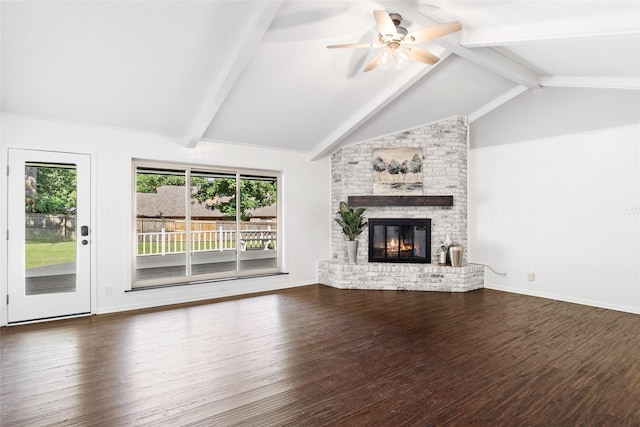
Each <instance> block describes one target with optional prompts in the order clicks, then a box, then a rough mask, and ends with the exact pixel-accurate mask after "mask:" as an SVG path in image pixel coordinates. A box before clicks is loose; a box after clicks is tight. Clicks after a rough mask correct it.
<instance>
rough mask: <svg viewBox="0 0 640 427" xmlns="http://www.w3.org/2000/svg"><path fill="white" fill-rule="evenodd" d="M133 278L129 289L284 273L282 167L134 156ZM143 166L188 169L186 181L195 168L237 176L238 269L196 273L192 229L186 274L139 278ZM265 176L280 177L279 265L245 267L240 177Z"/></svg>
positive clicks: (188, 225)
mask: <svg viewBox="0 0 640 427" xmlns="http://www.w3.org/2000/svg"><path fill="white" fill-rule="evenodd" d="M131 165H132V166H131V189H132V190H131V206H132V209H131V221H132V222H131V233H130V234H131V281H130V289H129V290H139V289H146V288H154V287H163V286H172V285H176V286H179V285H187V284H192V283H203V282H205V283H206V282H216V281H220V280H225V279H240V278H249V277H256V276H265V275H273V274H283V264H284V263H283V253H284V245H283V240H284V236H283V230H284V227H283V215H282V200H283V199H282V173H281V172H280V171H275V170H266V169H249V168H229V167H222V166H212V165H203V164H197V163H183V162H167V161H154V160H145V159H132V163H131ZM140 168H144V169H157V170H158V171H162V170H166V171H171V172H175V171H184V177H185V183H190V182H191V173H192V171H194V172H196V173H203V172H204V173H211V174H216V173H219V174H233V175H235V179H236V200H237V204H238V206H237V207H236V216H235V223H236V229H235V231H236V232H235V239H236V240H235V247H236V250H235V262H236V264H235V265H236V268H235V271H224V272H218V273H207V274H197V275H193V274H192V271H191V257H192V252H193V251H192V250H190V249H189V248H191V246H190V245H191V237H190V234H191V233H189V232H187V233H186V242H185V244H186V248H187V250H186V251H185V254H184V255H185V258H184V260H185V275H184V276H172V277H167V278H155V279H144V280H137V279H136V273H137V259H138V241H137V231H136V229H137V225H136V219H137V212H138V206H137V197H136V195H137V191H136V190H137V173H138V170H139V169H140ZM245 176H248V177H265V178H274V179H275V180H276V218H275V225H276V239H275V240H276V252H275V254H276V266H275V267H270V268H261V269H253V270H245V271H241V261H242V260H241V259H240V257H241V253H242V251H241V250H239V248H240V229H241V220H240V217H241V215H240V214H241V210H240V209H239V205H240V203H241V202H240V198H241V197H242V195H241V194H240V186H241V182H240V178H241V177H245ZM191 221H192V218H191V194H190V193H189V192H188V191H185V230H190V229H191Z"/></svg>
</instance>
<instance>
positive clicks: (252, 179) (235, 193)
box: [133, 161, 281, 288]
mask: <svg viewBox="0 0 640 427" xmlns="http://www.w3.org/2000/svg"><path fill="white" fill-rule="evenodd" d="M133 169H134V180H135V200H134V206H135V209H134V212H135V213H134V217H135V218H134V220H135V236H134V244H133V248H134V254H135V257H134V258H135V261H134V269H133V270H134V271H133V288H141V287H148V286H158V285H166V284H178V283H189V282H195V281H204V280H210V279H219V278H226V277H242V276H247V275H257V274H270V273H277V272H280V268H281V263H280V258H281V257H280V248H281V244H280V234H279V233H278V230H279V226H278V225H279V222H278V210H279V209H278V199H279V198H278V188H279V179H280V178H279V174H278V173H276V172H266V171H255V170H228V169H222V168H208V167H202V166H193V167H192V166H189V165H180V166H176V165H170V164H162V163H155V162H145V161H135V162H134V168H133ZM186 183H189V185H186Z"/></svg>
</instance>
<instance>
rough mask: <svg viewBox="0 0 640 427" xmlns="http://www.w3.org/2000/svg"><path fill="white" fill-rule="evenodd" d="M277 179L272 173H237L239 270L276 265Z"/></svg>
mask: <svg viewBox="0 0 640 427" xmlns="http://www.w3.org/2000/svg"><path fill="white" fill-rule="evenodd" d="M277 182H278V181H277V179H276V178H275V177H273V176H257V175H241V176H240V209H241V210H240V253H239V259H240V270H239V271H251V270H263V269H273V268H276V267H277V266H278V258H277V242H278V230H277V223H278V221H277V218H278V214H277V203H276V202H277V200H276V195H277V193H278V188H277Z"/></svg>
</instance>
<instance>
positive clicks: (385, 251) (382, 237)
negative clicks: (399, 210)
mask: <svg viewBox="0 0 640 427" xmlns="http://www.w3.org/2000/svg"><path fill="white" fill-rule="evenodd" d="M369 262H415V263H430V262H431V220H430V219H428V218H423V219H404V218H370V219H369Z"/></svg>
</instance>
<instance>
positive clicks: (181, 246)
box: [137, 227, 276, 256]
mask: <svg viewBox="0 0 640 427" xmlns="http://www.w3.org/2000/svg"><path fill="white" fill-rule="evenodd" d="M137 241H138V255H139V256H145V255H168V254H179V253H185V252H186V249H187V232H186V231H165V230H164V228H163V229H162V231H160V232H155V233H137ZM191 248H192V252H205V251H220V252H222V251H228V250H235V249H236V230H223V229H222V227H220V228H219V229H217V230H205V231H191ZM275 248H276V231H275V230H271V227H269V228H268V229H267V230H242V231H240V250H241V251H246V250H251V249H264V250H268V249H275Z"/></svg>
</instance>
